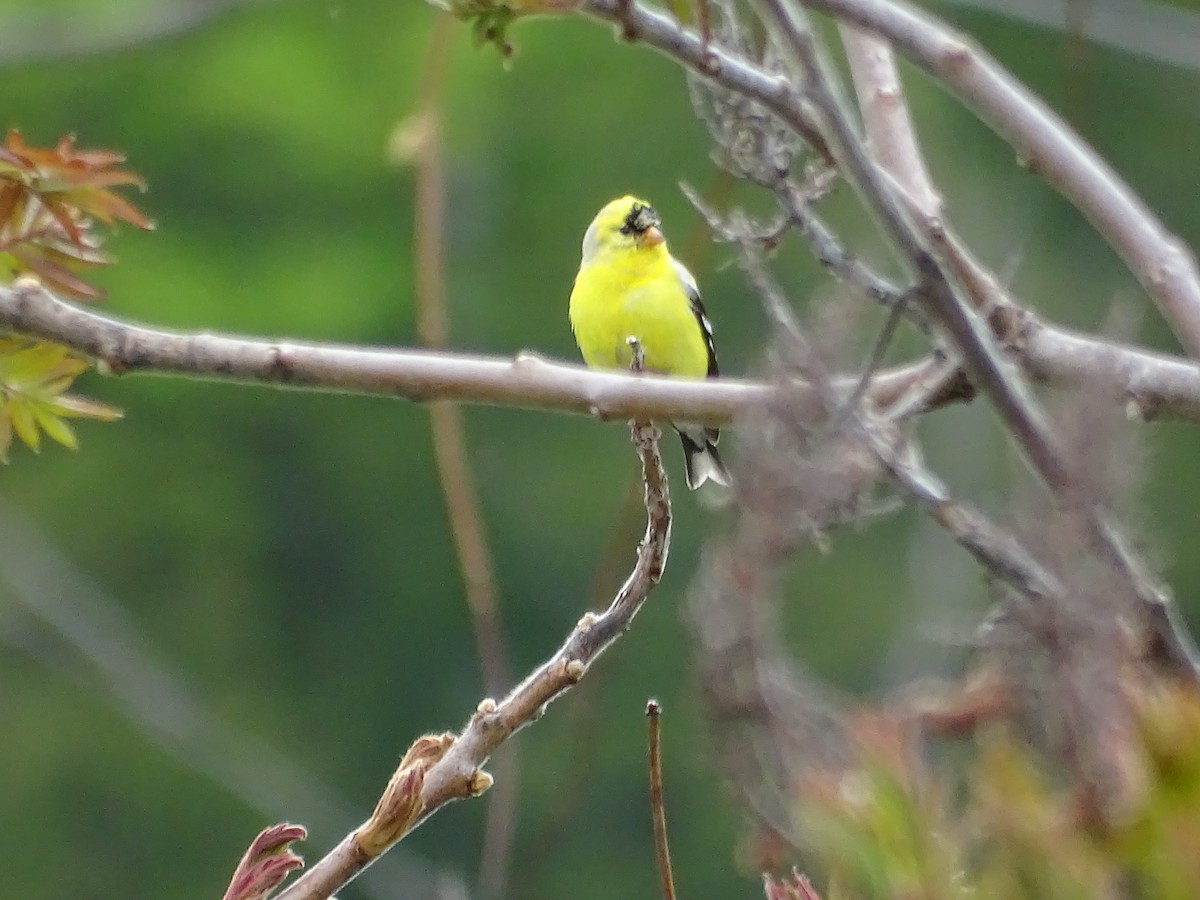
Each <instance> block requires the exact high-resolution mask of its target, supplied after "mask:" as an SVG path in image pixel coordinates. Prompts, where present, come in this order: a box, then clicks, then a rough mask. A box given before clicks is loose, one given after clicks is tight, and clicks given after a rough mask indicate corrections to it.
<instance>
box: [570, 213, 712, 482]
mask: <svg viewBox="0 0 1200 900" xmlns="http://www.w3.org/2000/svg"><path fill="white" fill-rule="evenodd" d="M661 224H662V220H661V219H660V218H659V216H658V213H657V212H656V211H655V209H654V207H652V206H651V205H650V204H649V203H646V202H645V201H644V200H639V199H637V198H636V197H621V198H619V199H617V200H613V201H612V202H611V203H609V204H608V205H607V206H605V207H604V208H603V209H602V210H600V212H599V214H597V216H596V218H595V219H593V220H592V224H591V225H589V226H588V229H587V232H586V233H585V234H584V235H583V260H582V262H581V263H580V266H579V274H578V275H576V276H575V288H574V290H572V291H571V304H570V318H571V330H572V331H574V332H575V341H576V343H578V344H579V350H580V352H581V353H582V354H583V360H584V362H586V363H587V364H588V365H589V366H591V367H592V368H594V369H628V368H629V366H630V364H631V362H632V360H633V349H632V347H631V346H630V343H629V339H630V338H635V339H636V340H637V342H638V343H639V344H640V345H641V349H642V352H643V354H644V357H645V367H646V369H648V370H650V371H652V372H662V373H665V374H668V375H685V376H691V377H694V378H703V377H706V376H707V377H709V378H712V377H713V376H715V375H716V374H717V352H716V349H715V348H714V347H713V337H712V326H711V325H710V324H709V321H708V316H707V315H706V314H705V312H704V306H703V305H702V304H701V303H700V291H699V290H698V289H697V287H696V279H695V278H693V277H692V273H691V272H689V271H688V270H687V269H686V268H685V267H684V265H683V263H681V262H680V261H679V260H677V259H676V258H675V257H673V256H672V255H671V253H670V251H668V250H667V244H666V241H665V240H664V238H663V233H662V231H661V230H660V228H659V226H660V225H661ZM673 424H674V423H673ZM674 428H675V430H676V431H677V432H679V437H680V439H681V440H682V441H683V457H684V461H685V463H686V464H687V485H688V487H689V488H691V489H692V490H695V489H696V488H698V487H700V485H702V484H704V482H705V481H707V480H708V479H710V478H711V479H712V480H713V481H715V482H717V483H718V484H724V485H728V484H729V473H728V472H727V471H726V469H725V464H724V463H722V462H721V457H720V456H719V455H718V454H717V438H718V436H719V434H720V432H719V431H718V430H717V429H716V428H705V427H703V426H699V425H685V424H674Z"/></svg>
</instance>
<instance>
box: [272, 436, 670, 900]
mask: <svg viewBox="0 0 1200 900" xmlns="http://www.w3.org/2000/svg"><path fill="white" fill-rule="evenodd" d="M630 431H631V435H632V439H633V443H634V446H635V447H636V449H637V452H638V456H639V457H640V458H641V462H642V480H643V483H644V484H645V491H644V495H643V496H644V500H645V506H646V532H645V535H644V537H643V538H642V542H641V544H640V545H639V547H638V555H637V562H636V563H635V564H634V567H633V571H632V572H631V573H630V574H629V577H628V578H627V579H626V581H625V584H624V585H622V587H621V589H620V590H619V591H618V592H617V595H616V597H615V598H614V599H613V601H612V604H611V605H610V606H609V607H608V609H606V610H605V611H604V612H602V613H599V614H596V613H587V614H586V615H585V616H584V617H583V618H582V619H580V620H579V624H578V625H576V626H575V628H574V630H573V631H572V632H571V634H570V635H568V637H567V639H566V641H565V642H564V643H563V645H562V646H561V647H559V649H558V650H557V652H555V653H554V655H553V656H551V657H550V658H549V659H548V660H546V661H545V662H544V663H542V664H541V665H540V666H539V667H538V668H537V669H535V670H534V671H533V672H532V673H530V675H529V676H528V677H526V679H525V680H524V681H522V682H521V683H520V684H519V685H517V686H516V687H515V688H513V689H512V691H511V692H510V693H509V694H508V696H506V697H505V698H503V699H502V700H500V701H499V702H497V701H496V700H493V699H491V698H488V699H485V700H483V701H482V702H481V703H480V704H479V706H478V708H477V709H476V710H475V713H474V714H473V715H472V716H471V718H470V720H469V721H468V722H467V724H466V727H464V728H463V730H462V732H461V733H459V734H458V735H454V734H450V733H446V734H443V735H426V736H425V737H422V738H419V739H418V740H417V741H416V742H415V743H414V744H413V746H412V747H411V748H410V749H409V752H408V753H407V754H405V757H404V759H403V760H402V761H401V763H400V767H399V768H398V769H397V770H396V772H395V774H394V775H393V776H392V780H391V781H390V782H389V784H388V787H387V789H386V790H385V791H384V794H383V796H382V797H381V799H380V801H379V805H378V806H377V807H376V809H375V813H374V814H373V815H372V816H371V818H370V819H369V820H368V821H367V822H366V823H365V824H364V825H362V827H360V828H359V829H358V830H356V831H354V832H352V833H351V834H349V835H347V836H346V837H345V838H343V839H342V841H341V842H340V843H339V844H338V845H337V846H336V847H335V848H334V849H333V850H331V851H330V852H329V853H328V854H327V855H326V856H325V857H324V858H322V859H321V860H319V861H318V862H317V863H316V864H315V865H313V866H312V867H311V868H310V869H309V870H308V871H307V872H306V873H305V874H304V875H303V876H301V877H300V878H299V879H297V881H296V882H295V883H294V884H292V885H291V886H290V887H289V888H287V889H286V890H285V891H283V892H282V893H281V894H279V895H278V897H277V900H318V898H322V900H323V898H326V897H330V896H332V895H333V894H334V892H336V891H338V890H340V889H341V888H342V887H343V886H345V885H346V884H348V883H349V882H350V881H351V880H352V879H353V878H354V877H355V876H357V875H358V874H359V873H360V872H362V870H363V869H365V868H366V867H367V866H369V865H370V864H371V863H372V862H373V861H374V860H375V859H376V858H378V856H379V855H380V854H382V853H383V852H385V851H386V850H387V849H388V848H389V847H391V846H393V845H394V844H395V843H396V842H397V841H399V840H400V839H401V838H402V837H404V835H406V834H408V833H409V832H410V831H412V830H413V829H414V828H416V827H417V826H418V825H420V824H421V822H423V821H424V820H425V819H427V818H428V817H429V816H431V815H433V814H434V813H435V812H437V811H438V810H439V809H441V808H442V807H443V806H445V805H446V804H447V803H451V802H453V801H455V800H461V799H463V798H465V797H472V796H478V795H479V794H481V793H483V792H484V791H486V790H487V789H488V788H489V787H490V786H491V783H492V778H491V776H490V775H488V774H487V773H486V772H485V771H483V766H484V765H485V764H486V763H487V761H488V758H489V757H490V756H491V755H492V754H493V753H494V752H495V751H496V749H497V748H498V747H499V746H500V745H501V744H503V743H504V742H505V741H507V740H508V739H509V738H510V737H512V736H513V735H514V734H516V733H517V732H518V731H520V730H521V729H522V728H524V727H525V726H526V725H529V724H531V723H532V722H534V721H536V720H537V719H538V718H540V717H541V715H542V713H544V712H545V710H546V707H547V705H548V704H550V703H551V702H552V701H554V700H556V699H558V698H559V697H561V696H562V695H563V694H565V693H566V692H567V691H569V690H570V689H571V688H572V687H573V686H574V685H575V684H576V683H578V682H579V680H580V679H581V678H583V676H584V675H585V674H587V671H588V669H589V668H590V667H591V665H592V663H594V662H595V661H596V659H598V658H599V656H600V655H601V654H602V653H603V652H604V651H605V650H607V649H608V647H610V646H611V645H612V644H613V643H614V642H615V641H616V640H617V639H618V638H620V637H621V635H622V634H624V633H625V631H626V630H628V628H629V626H630V624H631V623H632V621H633V618H634V616H636V615H637V613H638V611H639V610H640V609H641V608H642V604H643V603H645V601H646V597H647V596H648V594H649V592H650V590H651V589H652V588H653V587H654V585H656V584H657V583H658V581H659V579H660V578H661V577H662V573H663V568H664V566H665V565H666V562H667V551H668V549H669V547H670V541H671V501H670V497H669V495H668V491H667V476H666V472H665V471H664V469H663V465H662V457H661V456H660V455H659V450H658V439H659V435H660V432H659V429H658V427H657V426H655V425H653V424H652V423H649V422H634V423H632V424H631V426H630Z"/></svg>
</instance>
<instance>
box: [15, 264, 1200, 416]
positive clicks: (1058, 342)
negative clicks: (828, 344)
mask: <svg viewBox="0 0 1200 900" xmlns="http://www.w3.org/2000/svg"><path fill="white" fill-rule="evenodd" d="M5 328H7V329H11V330H12V331H14V332H17V333H20V334H25V335H29V336H31V337H36V338H43V339H46V340H51V341H56V342H57V343H60V344H64V345H66V346H68V347H70V348H72V349H73V350H76V351H77V352H79V353H82V354H84V355H87V356H92V357H94V358H96V359H97V360H99V361H100V362H101V363H102V364H104V365H106V366H107V367H108V368H109V369H110V370H111V371H112V372H114V373H124V372H129V373H136V372H142V373H150V374H160V375H177V376H184V377H193V378H202V379H210V380H221V381H238V382H246V383H249V384H259V385H264V386H278V387H289V388H297V389H304V390H313V391H327V392H342V393H359V394H374V395H380V396H390V397H400V398H404V399H408V400H413V401H426V400H434V399H453V400H459V401H462V402H466V403H478V404H490V405H497V406H519V407H527V408H533V409H546V410H556V411H559V412H573V413H582V414H584V415H593V416H601V417H604V418H631V417H636V416H645V417H649V418H655V419H659V418H661V419H663V420H670V419H675V420H681V421H693V422H707V423H711V424H713V425H725V424H729V423H730V422H732V421H733V420H734V419H735V418H736V417H737V416H738V415H740V414H742V413H744V412H745V411H746V410H748V409H750V408H752V407H754V406H755V405H757V404H760V403H762V402H764V401H765V400H766V399H767V397H768V395H769V393H770V391H771V387H770V386H769V385H768V384H766V383H764V382H752V381H743V380H738V379H732V378H720V379H707V380H704V381H687V380H684V379H678V378H665V377H660V376H651V375H646V376H635V375H630V374H625V373H623V372H595V371H590V370H588V369H585V368H583V367H582V366H576V365H570V364H567V363H561V362H554V361H551V360H546V359H542V358H540V357H536V356H529V355H524V356H519V357H518V358H516V359H507V358H499V357H481V356H468V355H465V354H459V353H448V352H437V353H434V352H430V351H424V350H411V349H397V348H384V347H360V346H347V345H338V344H320V343H300V342H291V341H272V340H266V339H261V338H248V337H239V336H234V335H220V334H212V333H199V332H194V333H188V332H174V331H164V330H161V329H154V328H147V327H145V326H142V325H137V324H134V323H132V322H125V321H122V320H120V319H116V318H113V317H110V316H104V315H101V314H99V313H97V312H95V311H94V310H90V309H82V308H80V307H78V306H74V305H72V304H70V303H66V302H64V301H62V300H59V299H58V298H56V297H54V296H53V295H52V294H50V293H49V292H47V291H46V290H44V289H43V288H40V287H34V286H29V285H25V286H22V287H20V288H6V287H0V329H5ZM1019 337H1020V339H1019V340H1015V341H1012V342H1011V344H1010V346H1009V347H1008V350H1009V354H1010V356H1011V357H1012V358H1014V359H1015V360H1016V361H1017V362H1018V363H1019V364H1020V365H1022V366H1023V367H1024V368H1025V369H1026V370H1027V371H1028V372H1029V373H1030V375H1031V376H1032V377H1034V378H1036V379H1037V380H1038V381H1041V382H1043V383H1045V384H1050V385H1057V386H1069V387H1077V388H1083V387H1087V386H1089V385H1093V384H1095V383H1096V382H1097V380H1103V381H1104V382H1105V383H1106V384H1114V385H1116V386H1117V387H1118V388H1121V389H1123V390H1124V391H1125V392H1126V399H1128V400H1131V401H1134V402H1136V404H1137V411H1138V412H1139V414H1140V415H1141V416H1142V417H1143V418H1146V419H1179V420H1185V421H1189V422H1196V423H1200V365H1197V364H1196V363H1193V362H1191V361H1189V360H1184V359H1180V358H1178V357H1172V356H1168V355H1165V354H1160V353H1151V352H1148V351H1145V350H1140V349H1136V348H1132V347H1128V346H1125V345H1122V344H1116V343H1109V342H1107V341H1102V340H1097V339H1096V338H1092V337H1089V336H1087V335H1082V334H1075V333H1073V332H1070V331H1065V330H1063V329H1060V328H1055V327H1052V326H1050V325H1047V324H1045V323H1043V322H1041V321H1039V320H1037V319H1036V318H1034V317H1032V316H1028V317H1027V318H1026V320H1025V321H1024V323H1023V327H1022V331H1021V333H1020V335H1019ZM927 368H928V364H927V363H926V362H924V361H921V362H916V363H911V364H908V365H903V366H898V367H895V368H891V369H888V370H886V371H884V372H881V373H879V374H878V375H876V376H875V377H874V378H872V379H871V388H870V391H869V393H868V397H869V398H870V400H871V401H872V403H873V404H875V405H877V406H880V407H883V406H887V405H889V404H891V403H893V402H894V401H895V400H897V399H898V398H899V397H901V396H902V395H903V394H904V393H905V391H907V390H908V389H909V387H911V386H912V384H913V383H914V382H915V381H919V380H922V379H923V378H924V377H925V373H926V371H927ZM856 381H857V376H847V377H846V378H844V379H840V380H839V381H838V382H836V388H837V390H838V391H839V392H841V393H842V394H843V395H844V394H848V393H849V392H850V391H851V390H852V389H853V386H854V384H855V383H856ZM796 387H797V390H798V391H807V396H809V397H810V398H811V399H810V402H812V403H815V402H816V401H817V398H816V394H815V392H813V390H812V389H811V388H809V387H807V386H804V385H797V386H796ZM960 399H962V395H961V392H953V391H951V392H947V393H946V394H944V395H941V396H936V397H934V398H933V399H932V402H931V403H930V405H929V408H931V409H932V408H937V407H938V406H941V405H944V404H945V403H947V402H952V401H954V400H960Z"/></svg>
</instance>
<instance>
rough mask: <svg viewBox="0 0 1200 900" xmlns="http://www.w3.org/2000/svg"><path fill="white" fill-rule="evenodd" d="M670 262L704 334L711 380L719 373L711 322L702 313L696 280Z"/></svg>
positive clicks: (689, 273)
mask: <svg viewBox="0 0 1200 900" xmlns="http://www.w3.org/2000/svg"><path fill="white" fill-rule="evenodd" d="M671 262H672V263H673V264H674V265H675V273H676V274H677V275H678V276H679V282H680V284H682V285H683V291H684V293H685V294H687V297H688V301H689V302H690V303H691V304H692V315H694V316H695V317H696V322H697V323H698V324H699V325H700V330H701V331H702V332H704V347H705V349H707V350H708V377H709V378H713V377H715V376H717V375H720V374H721V373H720V370H719V369H718V368H717V348H716V345H715V344H713V333H712V322H710V321H708V313H706V312H705V311H704V304H703V303H702V302H701V300H700V288H699V287H697V286H696V279H695V278H693V277H692V273H691V272H689V271H688V270H687V266H685V265H684V264H683V263H681V262H680V261H679V260H677V259H674V258H672V259H671Z"/></svg>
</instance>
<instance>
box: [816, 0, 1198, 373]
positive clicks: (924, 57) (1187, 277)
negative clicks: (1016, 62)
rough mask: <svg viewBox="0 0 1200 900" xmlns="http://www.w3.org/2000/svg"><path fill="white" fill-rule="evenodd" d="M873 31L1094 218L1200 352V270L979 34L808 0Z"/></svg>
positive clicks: (856, 4)
mask: <svg viewBox="0 0 1200 900" xmlns="http://www.w3.org/2000/svg"><path fill="white" fill-rule="evenodd" d="M807 5H809V6H811V7H812V8H814V9H819V10H821V11H823V12H827V13H829V14H830V15H833V16H836V17H837V18H839V19H841V20H842V21H845V22H849V23H852V24H853V25H856V26H858V27H859V28H863V29H866V30H868V31H873V32H875V33H877V34H880V35H882V36H883V37H885V38H887V39H888V40H889V41H891V42H892V44H893V46H895V47H896V49H897V50H899V51H900V52H901V53H904V54H905V55H906V56H908V57H909V58H910V59H912V60H913V62H915V63H916V64H917V65H919V66H921V67H922V68H923V69H925V70H926V71H927V72H929V73H930V74H932V75H933V76H934V77H936V78H937V79H939V80H940V81H943V82H945V83H946V84H947V85H948V86H949V87H950V88H951V89H952V90H954V91H955V92H956V93H957V94H958V95H959V96H960V97H961V98H962V99H963V100H964V102H966V103H967V104H968V105H970V106H971V107H972V108H973V109H975V110H976V111H977V112H978V113H979V114H980V116H981V117H982V118H983V119H984V121H986V122H987V123H988V124H989V125H991V126H992V128H994V129H995V130H996V132H997V133H998V134H999V135H1000V136H1001V137H1003V138H1004V139H1005V140H1006V141H1008V142H1009V143H1010V144H1011V145H1012V146H1013V148H1014V149H1015V150H1016V151H1017V155H1018V157H1019V158H1020V159H1021V161H1022V162H1023V164H1025V165H1026V166H1027V167H1028V168H1030V169H1031V170H1033V171H1035V172H1037V173H1039V174H1040V175H1042V176H1043V177H1044V178H1045V179H1046V180H1047V181H1048V182H1049V183H1050V184H1051V185H1053V186H1054V187H1055V188H1057V189H1058V190H1059V191H1061V192H1062V194H1063V195H1064V196H1065V197H1067V199H1069V200H1070V201H1071V202H1072V203H1073V204H1075V206H1076V207H1078V208H1079V210H1080V211H1081V212H1082V213H1083V214H1084V215H1085V216H1087V217H1088V219H1089V220H1090V221H1091V223H1092V224H1093V225H1094V226H1095V227H1096V230H1097V231H1099V232H1100V234H1101V235H1102V236H1103V237H1104V238H1105V240H1107V241H1108V242H1109V244H1111V245H1112V247H1113V249H1115V250H1116V251H1117V253H1119V254H1120V256H1121V258H1122V259H1124V260H1125V263H1126V264H1127V265H1128V266H1129V267H1130V269H1131V270H1132V271H1133V273H1134V274H1135V275H1136V276H1137V278H1138V280H1139V281H1141V283H1142V286H1143V287H1145V289H1146V290H1147V291H1148V292H1149V293H1150V295H1151V296H1152V297H1153V298H1154V299H1155V301H1156V302H1157V303H1158V305H1159V308H1160V309H1161V310H1162V313H1163V315H1164V316H1165V317H1166V319H1167V321H1168V322H1169V323H1170V324H1171V326H1172V328H1174V330H1175V334H1176V335H1177V336H1178V338H1179V340H1180V342H1181V343H1182V344H1183V346H1184V347H1186V348H1187V349H1188V350H1189V351H1190V352H1191V353H1192V355H1200V270H1197V267H1196V259H1195V257H1194V255H1193V254H1192V252H1191V250H1189V249H1188V247H1187V245H1186V244H1184V242H1183V241H1181V240H1180V239H1179V238H1178V237H1176V236H1175V235H1173V234H1171V232H1170V231H1168V230H1167V228H1166V227H1165V226H1164V225H1163V224H1162V222H1160V221H1159V220H1158V218H1157V217H1156V216H1155V215H1154V213H1153V212H1152V211H1151V210H1150V208H1149V207H1147V206H1146V204H1145V203H1144V202H1143V201H1142V199H1141V198H1140V197H1138V196H1137V194H1136V193H1134V191H1133V189H1132V188H1130V187H1129V185H1127V184H1126V183H1125V182H1124V181H1123V180H1122V179H1121V177H1120V176H1119V175H1118V174H1117V173H1116V172H1115V171H1114V170H1113V169H1112V167H1111V166H1109V165H1108V163H1107V162H1105V161H1104V160H1103V159H1102V158H1101V157H1100V155H1099V154H1097V153H1096V151H1094V150H1093V149H1092V148H1091V147H1089V146H1088V145H1087V144H1086V143H1085V142H1084V141H1083V140H1081V139H1080V138H1079V136H1078V135H1077V134H1075V132H1074V131H1072V130H1071V128H1070V126H1068V125H1067V124H1066V122H1064V121H1063V120H1062V119H1061V118H1060V117H1059V116H1058V115H1056V114H1055V113H1054V111H1053V110H1051V109H1050V107H1049V106H1047V105H1046V104H1045V103H1044V102H1043V101H1042V100H1040V99H1039V98H1038V97H1036V96H1035V95H1034V94H1033V93H1031V92H1030V91H1029V90H1028V89H1027V88H1025V87H1024V86H1023V85H1022V84H1021V83H1020V82H1019V81H1017V79H1015V78H1014V77H1013V76H1012V75H1011V74H1009V73H1008V71H1006V70H1005V69H1004V67H1003V66H1001V65H1000V64H999V63H998V62H996V60H994V59H993V58H992V57H991V56H989V55H988V54H987V53H986V52H985V51H984V50H983V49H982V48H981V47H979V46H978V44H976V43H975V42H974V41H973V40H971V39H970V38H968V37H967V36H965V35H962V34H959V33H957V32H955V31H954V30H952V29H951V28H949V27H948V26H947V25H945V24H943V23H942V22H939V21H938V20H937V19H935V18H934V17H933V16H931V15H929V14H928V13H925V12H922V11H919V10H915V9H913V8H912V7H910V6H908V5H907V4H904V3H902V2H899V0H807Z"/></svg>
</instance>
